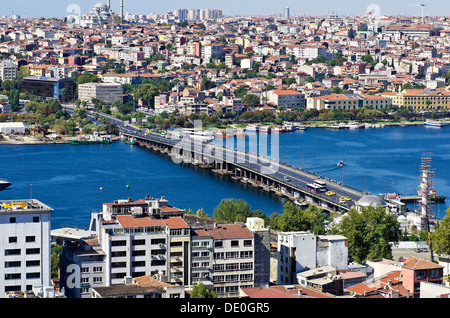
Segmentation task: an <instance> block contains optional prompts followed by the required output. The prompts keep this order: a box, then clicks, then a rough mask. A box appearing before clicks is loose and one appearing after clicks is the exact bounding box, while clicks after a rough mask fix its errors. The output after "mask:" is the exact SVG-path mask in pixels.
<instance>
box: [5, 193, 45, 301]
mask: <svg viewBox="0 0 450 318" xmlns="http://www.w3.org/2000/svg"><path fill="white" fill-rule="evenodd" d="M52 212H53V209H52V208H50V207H49V206H47V205H45V204H44V203H42V202H40V201H38V200H36V199H26V200H2V201H0V233H2V237H1V239H0V255H2V258H1V262H0V298H5V297H6V295H7V294H8V293H13V292H19V291H22V292H25V291H32V290H33V288H40V287H42V288H46V287H50V286H51V263H50V254H51V237H50V222H51V213H52Z"/></svg>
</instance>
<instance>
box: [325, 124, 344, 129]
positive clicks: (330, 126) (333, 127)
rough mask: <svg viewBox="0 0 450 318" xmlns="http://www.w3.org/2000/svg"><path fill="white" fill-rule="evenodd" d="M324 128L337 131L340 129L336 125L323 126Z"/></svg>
mask: <svg viewBox="0 0 450 318" xmlns="http://www.w3.org/2000/svg"><path fill="white" fill-rule="evenodd" d="M325 128H328V129H336V130H338V129H341V128H342V127H341V126H340V125H338V124H331V125H328V126H325Z"/></svg>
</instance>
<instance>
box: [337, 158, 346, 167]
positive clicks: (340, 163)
mask: <svg viewBox="0 0 450 318" xmlns="http://www.w3.org/2000/svg"><path fill="white" fill-rule="evenodd" d="M344 165H345V163H344V161H342V160H341V161H339V162H338V164H337V166H338V167H343V166H344Z"/></svg>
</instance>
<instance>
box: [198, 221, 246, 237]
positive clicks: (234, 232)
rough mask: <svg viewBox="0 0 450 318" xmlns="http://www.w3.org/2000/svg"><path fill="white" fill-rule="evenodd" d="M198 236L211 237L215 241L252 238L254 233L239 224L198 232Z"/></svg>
mask: <svg viewBox="0 0 450 318" xmlns="http://www.w3.org/2000/svg"><path fill="white" fill-rule="evenodd" d="M196 233H197V235H199V236H206V235H210V236H211V237H212V238H213V239H216V240H217V239H230V238H247V237H248V238H252V237H253V234H252V232H251V231H250V230H249V229H248V228H247V227H243V226H241V225H239V224H221V225H217V227H215V228H212V229H210V230H205V229H202V230H197V231H196Z"/></svg>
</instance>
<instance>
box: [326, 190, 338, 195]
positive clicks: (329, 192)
mask: <svg viewBox="0 0 450 318" xmlns="http://www.w3.org/2000/svg"><path fill="white" fill-rule="evenodd" d="M325 194H326V195H328V196H332V195H335V194H336V192H334V191H327V192H325Z"/></svg>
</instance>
